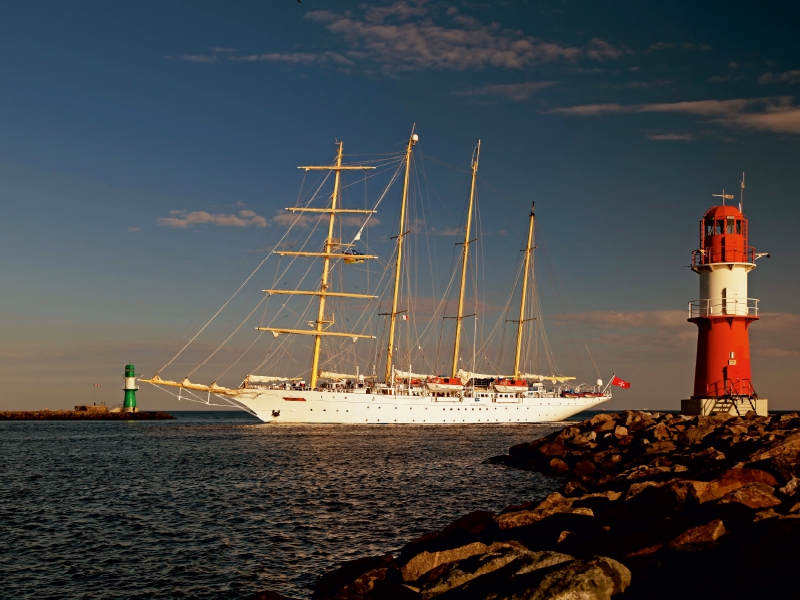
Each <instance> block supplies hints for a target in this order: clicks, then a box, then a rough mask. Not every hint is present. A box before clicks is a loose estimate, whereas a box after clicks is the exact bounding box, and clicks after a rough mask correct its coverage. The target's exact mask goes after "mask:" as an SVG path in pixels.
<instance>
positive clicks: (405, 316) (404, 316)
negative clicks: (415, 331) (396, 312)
mask: <svg viewBox="0 0 800 600" xmlns="http://www.w3.org/2000/svg"><path fill="white" fill-rule="evenodd" d="M400 320H402V321H408V315H401V317H400Z"/></svg>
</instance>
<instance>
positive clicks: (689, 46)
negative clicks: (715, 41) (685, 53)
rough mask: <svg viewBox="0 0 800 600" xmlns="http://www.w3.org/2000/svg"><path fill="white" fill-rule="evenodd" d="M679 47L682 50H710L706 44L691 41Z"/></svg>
mask: <svg viewBox="0 0 800 600" xmlns="http://www.w3.org/2000/svg"><path fill="white" fill-rule="evenodd" d="M681 48H683V49H684V50H711V46H709V45H708V44H692V43H691V42H686V43H684V44H683V45H682V46H681Z"/></svg>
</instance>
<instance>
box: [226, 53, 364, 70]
mask: <svg viewBox="0 0 800 600" xmlns="http://www.w3.org/2000/svg"><path fill="white" fill-rule="evenodd" d="M228 60H238V61H249V62H259V61H261V62H263V61H268V62H283V63H287V64H292V65H298V64H302V65H308V64H313V63H317V64H322V65H324V64H332V65H337V66H340V67H352V66H353V65H355V63H354V62H353V61H352V60H350V59H349V58H347V57H346V56H344V55H342V54H339V53H338V52H321V53H319V54H315V53H313V52H287V53H280V52H269V53H266V54H248V55H246V56H229V57H228Z"/></svg>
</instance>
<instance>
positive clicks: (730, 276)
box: [681, 178, 769, 415]
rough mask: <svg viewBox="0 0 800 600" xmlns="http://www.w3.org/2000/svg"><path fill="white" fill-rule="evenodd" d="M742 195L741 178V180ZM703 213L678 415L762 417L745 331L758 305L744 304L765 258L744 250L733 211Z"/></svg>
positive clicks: (740, 217)
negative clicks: (690, 371) (689, 387)
mask: <svg viewBox="0 0 800 600" xmlns="http://www.w3.org/2000/svg"><path fill="white" fill-rule="evenodd" d="M742 189H744V178H743V179H742ZM716 196H717V197H720V196H721V197H722V205H721V206H713V207H711V208H709V209H708V210H707V211H706V213H705V214H704V215H703V218H702V220H701V221H700V247H699V248H698V249H697V250H695V251H694V252H693V253H692V265H691V267H692V270H693V271H694V272H695V273H697V274H698V275H699V276H700V297H699V299H698V300H693V301H692V302H689V319H688V320H689V322H691V323H694V324H695V325H697V362H696V363H695V372H694V391H693V393H692V397H691V398H690V399H688V400H682V401H681V413H682V414H684V415H708V414H711V413H734V414H742V415H744V414H745V413H747V412H748V411H751V410H752V411H755V412H756V413H758V414H760V415H765V414H767V400H766V399H765V398H759V397H758V394H757V393H756V388H755V386H754V384H753V379H752V376H751V372H750V341H749V338H748V329H749V328H750V325H751V324H752V323H753V322H755V321H757V320H758V318H759V317H758V300H756V299H755V298H750V297H749V296H748V290H747V275H748V274H749V273H750V271H752V270H753V269H755V268H756V260H757V259H759V258H761V257H764V256H766V257H769V254H767V253H765V252H763V253H758V252H756V249H755V248H753V247H751V246H749V245H748V222H747V219H746V218H745V217H744V214H742V210H741V209H742V204H741V202H740V204H739V207H738V208H737V207H736V206H730V205H727V206H726V205H725V200H726V199H732V198H733V195H728V194H725V192H724V191H723V193H722V194H717V195H716Z"/></svg>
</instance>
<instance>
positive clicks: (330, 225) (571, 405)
mask: <svg viewBox="0 0 800 600" xmlns="http://www.w3.org/2000/svg"><path fill="white" fill-rule="evenodd" d="M418 141H419V136H418V135H417V134H416V133H414V130H413V129H412V133H411V136H410V137H409V138H408V140H407V142H406V144H405V152H404V154H403V156H402V159H401V160H400V163H399V166H398V171H397V173H399V172H400V169H402V171H403V190H402V197H401V203H400V207H399V231H398V234H397V236H396V237H395V238H393V239H394V249H393V250H394V251H393V258H394V268H393V269H392V270H389V269H388V263H387V273H389V274H390V275H391V276H392V277H391V279H392V280H393V281H392V283H393V285H392V287H391V290H392V296H391V303H389V305H388V309H387V312H385V313H379V314H381V315H382V316H384V317H385V318H386V321H385V324H386V331H385V336H384V337H385V340H386V341H385V346H384V349H385V362H384V365H383V366H384V369H383V377H379V376H378V375H377V374H376V373H375V371H376V369H375V366H374V365H373V369H372V370H373V373H372V374H371V375H369V374H364V373H361V371H360V369H359V368H358V367H356V368H355V369H354V370H355V371H356V373H355V374H352V373H341V372H335V371H329V370H326V369H323V368H321V362H320V359H321V353H322V350H323V344H324V343H326V342H327V341H328V340H335V341H339V342H342V341H343V340H348V341H349V340H352V343H353V344H355V343H357V342H358V341H359V340H362V339H372V340H376V342H374V343H377V336H375V335H372V334H370V333H363V332H359V331H355V332H350V331H339V330H334V329H333V325H334V324H335V323H334V321H335V319H334V318H333V317H332V315H329V310H328V303H329V301H332V300H337V299H347V300H367V301H372V300H374V299H376V298H378V296H376V295H374V294H365V293H360V292H358V293H357V292H346V291H341V290H340V291H336V290H334V289H333V288H334V285H333V283H334V281H333V278H332V269H333V268H334V266H335V265H336V264H337V263H339V264H341V263H344V265H352V264H363V263H365V262H366V261H372V260H376V259H379V256H378V255H376V254H371V253H362V252H360V251H359V250H357V249H356V247H355V243H350V244H344V243H342V241H341V238H338V237H336V235H335V234H336V231H337V230H336V225H337V219H342V218H343V215H345V216H346V217H347V218H352V217H354V216H356V217H357V216H358V215H362V216H363V217H364V218H365V219H369V218H370V217H371V216H372V215H373V214H374V213H375V212H376V209H375V208H372V209H369V208H364V209H358V208H344V207H343V205H342V197H341V193H342V175H343V173H344V172H347V171H364V172H366V171H368V170H370V169H374V167H373V166H369V165H348V164H343V156H344V154H343V143H341V142H339V143H338V144H337V153H336V158H335V160H334V162H333V164H331V165H323V166H304V167H300V168H301V169H303V170H304V171H306V172H309V171H327V172H328V173H332V174H333V180H334V181H333V192H332V194H331V195H330V197H329V200H328V201H327V202H326V205H325V206H322V207H313V206H310V205H307V204H306V205H300V206H295V207H291V208H287V209H286V210H287V211H289V212H290V213H293V214H297V213H300V214H312V215H313V214H314V213H316V214H318V215H319V217H320V219H324V218H325V217H327V236H326V238H325V240H324V243H323V244H322V246H321V249H320V250H316V251H314V250H305V249H304V248H301V249H300V250H289V249H286V248H276V249H275V250H273V252H272V253H273V254H275V255H277V256H280V257H287V259H289V260H295V259H312V260H319V261H321V263H322V273H321V277H320V282H319V286H318V287H317V288H316V289H312V290H301V289H265V290H263V291H264V293H265V294H267V295H268V296H270V295H278V296H281V295H289V296H294V297H298V296H300V297H303V296H305V297H309V296H311V297H315V298H316V299H317V306H316V319H315V320H314V321H309V322H308V325H309V326H310V327H309V328H308V329H302V328H299V327H280V326H275V325H269V326H261V325H260V326H259V327H256V330H257V331H258V332H259V334H260V333H261V332H269V333H270V334H272V336H274V338H278V336H299V337H303V336H306V337H311V342H312V352H311V364H310V368H309V369H308V370H307V371H305V372H304V373H301V374H300V375H296V376H281V375H275V374H267V375H263V374H254V373H251V374H248V375H247V376H246V377H245V378H244V380H243V381H242V382H241V384H240V385H239V386H238V387H236V388H228V387H224V386H221V385H218V383H217V381H214V382H213V383H211V384H210V385H204V384H199V383H195V382H192V381H190V380H189V376H187V377H185V378H184V379H183V380H181V381H173V380H169V379H164V378H162V377H161V376H160V371H159V373H156V374H155V375H154V376H152V377H151V378H150V379H142V381H144V382H147V383H151V384H153V385H156V386H158V387H160V388H162V389H167V390H169V389H172V388H177V389H178V393H177V397H178V399H187V400H192V401H201V402H204V403H206V404H211V401H210V400H211V397H212V395H213V396H214V397H215V398H219V399H222V400H224V401H225V402H226V403H227V404H229V405H232V406H236V407H239V408H241V409H243V410H246V411H247V412H249V413H251V414H253V415H255V416H256V417H258V418H259V419H260V420H262V421H264V422H268V423H350V424H420V425H426V424H431V425H433V424H464V423H478V424H492V423H494V424H498V423H534V422H550V421H560V420H563V419H566V418H569V417H570V416H572V415H575V414H577V413H579V412H581V411H584V410H588V409H591V408H593V407H595V406H597V405H599V404H601V403H603V402H606V401H608V400H609V399H611V394H610V393H609V392H608V386H606V387H605V388H603V382H602V380H600V379H598V380H597V382H596V384H595V385H586V384H576V378H575V377H572V376H565V375H562V374H558V373H551V374H550V375H543V374H536V373H525V372H523V338H524V336H525V331H526V327H527V326H529V325H530V324H531V322H532V321H534V320H536V318H537V317H535V316H533V317H532V316H530V309H527V310H526V306H528V304H529V303H528V295H529V294H528V292H529V286H530V285H531V280H532V279H533V278H532V277H531V276H530V275H531V270H532V268H531V267H532V258H533V253H534V248H535V245H534V230H535V218H536V217H535V211H534V207H533V206H532V207H531V210H530V214H529V219H528V230H527V243H526V246H525V249H524V250H522V252H523V253H524V254H523V264H522V271H521V275H522V276H521V280H522V285H521V293H520V303H519V315H518V316H519V318H518V319H514V320H513V321H515V322H516V340H515V346H514V361H513V368H512V369H511V372H509V373H503V372H502V371H501V370H500V369H498V372H495V373H479V372H476V371H477V369H476V368H475V366H476V365H475V360H474V359H473V362H472V367H471V369H469V370H465V369H463V368H461V367H460V366H459V361H460V356H461V342H462V334H463V323H464V320H465V319H467V318H469V317H476V315H475V314H472V315H465V314H464V312H465V290H466V287H467V275H468V264H469V254H470V246H471V245H472V244H473V243H474V242H476V241H477V238H475V239H471V238H470V236H471V235H472V231H471V230H472V221H473V208H474V202H475V188H476V180H477V173H478V164H479V159H480V141H478V143H477V146H476V148H475V151H474V153H473V157H472V163H471V184H470V191H469V200H468V208H467V210H466V213H465V214H466V225H465V227H464V232H465V236H464V241H463V243H461V244H460V245H461V256H460V267H461V273H460V275H461V276H460V287H459V294H458V303H457V315H456V316H455V317H452V318H454V319H455V328H454V329H455V331H454V340H453V355H452V363H451V367H452V368H451V369H450V373H449V374H448V375H442V374H441V373H439V374H436V373H414V372H412V370H411V365H408V369H407V370H404V369H403V368H400V366H399V365H398V364H396V357H395V353H396V351H397V350H398V346H397V344H396V341H397V340H396V338H397V335H396V334H397V326H398V320H400V321H403V320H407V319H408V316H407V315H405V313H406V312H407V311H406V310H400V305H399V302H400V289H401V283H402V282H401V273H402V272H403V266H404V265H403V260H404V255H405V250H406V248H407V243H408V242H407V237H408V236H409V235H410V234H411V233H412V230H413V227H411V226H410V224H409V214H408V198H409V186H410V182H409V173H410V168H411V159H412V153H413V151H414V148H415V146H416V145H417V143H418ZM393 180H394V179H393ZM384 195H385V193H384ZM365 224H366V223H365ZM363 229H364V225H362V227H361V229H360V230H359V232H358V234H357V235H356V237H355V238H354V242H355V241H356V240H358V239H360V236H361V232H362V231H363ZM318 248H319V247H318ZM454 276H455V273H454ZM386 279H389V278H388V277H387V278H386ZM240 289H241V288H240ZM217 314H218V313H217ZM251 314H252V313H251ZM476 318H477V317H476ZM509 321H510V319H509ZM476 322H477V321H476ZM476 331H477V329H476ZM195 337H196V336H195ZM193 339H194V338H193ZM187 345H188V344H187ZM184 348H186V346H184ZM420 349H421V346H420ZM381 354H383V351H382V352H381ZM473 354H474V352H473ZM173 360H174V359H173ZM168 364H169V363H168ZM306 379H308V381H306ZM202 394H205V395H206V398H205V399H203V398H202Z"/></svg>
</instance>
